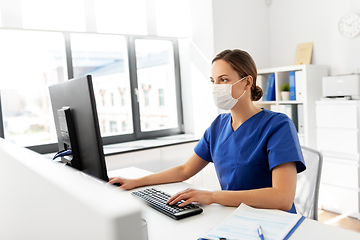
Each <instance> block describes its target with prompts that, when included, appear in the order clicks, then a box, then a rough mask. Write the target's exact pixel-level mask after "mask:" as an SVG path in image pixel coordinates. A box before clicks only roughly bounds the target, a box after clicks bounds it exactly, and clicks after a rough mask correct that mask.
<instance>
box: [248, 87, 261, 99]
mask: <svg viewBox="0 0 360 240" xmlns="http://www.w3.org/2000/svg"><path fill="white" fill-rule="evenodd" d="M262 96H263V90H262V89H261V87H259V86H256V87H255V88H254V89H252V90H251V98H252V100H253V101H259V100H260V98H261V97H262Z"/></svg>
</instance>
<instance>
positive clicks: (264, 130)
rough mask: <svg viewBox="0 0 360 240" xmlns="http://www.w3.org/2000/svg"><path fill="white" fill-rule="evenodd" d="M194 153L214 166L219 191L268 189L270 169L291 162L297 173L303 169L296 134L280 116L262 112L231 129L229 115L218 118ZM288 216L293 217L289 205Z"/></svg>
mask: <svg viewBox="0 0 360 240" xmlns="http://www.w3.org/2000/svg"><path fill="white" fill-rule="evenodd" d="M194 150H195V153H196V154H197V155H198V156H199V157H201V158H202V159H204V160H206V161H208V162H213V163H214V164H215V169H216V173H217V176H218V179H219V181H220V185H221V188H222V189H223V190H250V189H258V188H266V187H272V171H271V170H272V169H273V168H274V167H276V166H278V165H280V164H282V163H286V162H295V163H296V168H297V172H298V173H299V172H302V171H304V170H305V169H306V167H305V162H304V158H303V155H302V151H301V147H300V143H299V139H298V136H297V131H296V128H295V125H294V123H293V122H292V120H291V119H290V118H289V117H288V116H287V115H285V114H283V113H276V112H272V111H269V110H266V109H263V110H262V111H260V112H258V113H257V114H255V115H253V116H252V117H250V118H249V119H248V120H246V121H245V122H244V123H243V124H241V125H240V126H239V127H238V128H237V129H236V130H235V131H233V129H232V127H231V114H230V113H226V114H220V115H219V116H218V117H217V118H216V119H215V120H214V121H213V122H212V124H211V126H210V127H209V128H208V129H207V130H206V131H205V134H204V135H203V137H202V138H201V139H200V141H199V143H198V144H197V145H196V146H195V149H194ZM289 212H291V213H296V209H295V206H294V204H293V206H292V208H291V209H290V211H289Z"/></svg>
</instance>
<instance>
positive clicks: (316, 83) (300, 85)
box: [255, 65, 328, 149]
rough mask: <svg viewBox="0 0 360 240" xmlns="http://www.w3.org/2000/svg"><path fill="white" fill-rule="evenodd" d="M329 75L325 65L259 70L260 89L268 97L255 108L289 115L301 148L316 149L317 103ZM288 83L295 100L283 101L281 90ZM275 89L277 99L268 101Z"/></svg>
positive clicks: (257, 103)
mask: <svg viewBox="0 0 360 240" xmlns="http://www.w3.org/2000/svg"><path fill="white" fill-rule="evenodd" d="M327 75H328V68H327V66H321V65H295V66H287V67H276V68H267V69H259V70H258V79H257V85H259V86H260V87H261V88H262V89H263V91H264V93H265V94H264V97H263V98H262V99H260V101H258V102H255V104H256V105H257V106H259V107H263V108H266V109H268V110H272V111H280V112H284V113H286V114H287V115H288V116H289V117H290V118H292V120H293V121H294V123H295V126H296V128H297V130H298V136H299V140H300V144H301V145H303V146H308V147H311V148H315V149H316V135H315V134H314V133H315V130H316V126H315V101H317V100H320V98H321V81H322V77H324V76H327ZM272 76H273V77H274V82H273V88H272V87H271V84H270V83H269V84H267V82H268V80H270V79H271V78H272ZM285 83H290V95H291V94H293V95H292V97H291V96H290V97H291V98H290V99H293V100H282V98H281V86H282V85H283V84H285ZM267 85H268V86H267ZM271 89H273V91H274V94H273V96H274V98H266V96H269V92H270V91H271ZM268 99H269V100H268Z"/></svg>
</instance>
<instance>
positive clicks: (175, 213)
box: [131, 188, 203, 220]
mask: <svg viewBox="0 0 360 240" xmlns="http://www.w3.org/2000/svg"><path fill="white" fill-rule="evenodd" d="M131 194H132V195H134V196H136V197H138V198H141V199H142V200H144V201H145V202H147V203H148V204H149V205H150V206H151V207H153V208H155V209H156V210H158V211H160V212H162V213H164V214H166V215H167V216H169V217H171V218H173V219H175V220H179V219H182V218H186V217H190V216H193V215H196V214H199V213H202V211H203V210H202V209H201V208H200V207H198V206H196V205H194V204H189V205H186V206H185V207H179V206H178V205H179V204H181V203H182V202H184V201H183V200H182V201H180V202H178V203H176V204H174V205H168V204H166V201H167V200H168V199H169V198H170V197H171V195H170V194H168V193H165V192H163V191H160V190H157V189H155V188H147V189H144V190H140V191H135V192H132V193H131Z"/></svg>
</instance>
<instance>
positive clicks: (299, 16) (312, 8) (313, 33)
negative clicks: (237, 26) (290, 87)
mask: <svg viewBox="0 0 360 240" xmlns="http://www.w3.org/2000/svg"><path fill="white" fill-rule="evenodd" d="M349 12H356V13H359V14H360V1H359V0H341V1H340V0H302V1H294V0H274V1H272V4H271V5H270V7H269V22H270V50H271V53H270V59H271V60H270V63H271V64H270V67H278V66H284V65H292V64H293V63H294V59H295V53H296V47H297V44H299V43H305V42H314V50H313V58H312V63H313V64H322V65H328V66H329V69H330V72H329V73H330V74H331V75H337V74H349V73H353V72H357V71H358V69H359V68H360V36H357V37H356V38H353V39H347V38H345V37H343V36H341V34H340V33H339V31H338V21H339V19H340V18H341V17H342V16H343V15H345V14H346V13H349Z"/></svg>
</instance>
